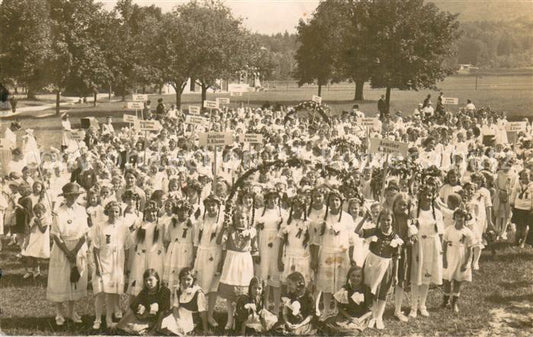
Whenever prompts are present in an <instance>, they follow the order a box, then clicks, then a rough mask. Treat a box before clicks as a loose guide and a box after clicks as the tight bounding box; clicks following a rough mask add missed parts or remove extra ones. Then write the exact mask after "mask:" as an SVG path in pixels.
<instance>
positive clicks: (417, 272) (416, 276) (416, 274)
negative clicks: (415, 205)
mask: <svg viewBox="0 0 533 337" xmlns="http://www.w3.org/2000/svg"><path fill="white" fill-rule="evenodd" d="M434 211H435V218H434V217H433V211H432V210H431V209H429V210H427V211H424V210H420V214H419V216H418V219H417V220H418V224H419V226H418V234H417V240H416V242H415V243H414V245H413V258H412V265H411V282H412V283H413V284H415V285H422V284H426V285H429V284H431V283H433V284H437V285H440V284H442V256H441V255H442V245H441V242H440V238H439V235H441V234H442V233H443V231H444V230H443V228H444V223H443V218H442V213H441V212H440V211H439V210H438V209H435V210H434Z"/></svg>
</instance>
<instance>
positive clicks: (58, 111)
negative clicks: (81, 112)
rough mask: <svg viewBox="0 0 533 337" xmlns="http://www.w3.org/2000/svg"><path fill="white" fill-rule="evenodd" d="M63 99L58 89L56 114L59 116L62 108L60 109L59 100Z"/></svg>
mask: <svg viewBox="0 0 533 337" xmlns="http://www.w3.org/2000/svg"><path fill="white" fill-rule="evenodd" d="M60 99H61V91H59V90H57V91H56V116H59V114H60V109H59V101H60Z"/></svg>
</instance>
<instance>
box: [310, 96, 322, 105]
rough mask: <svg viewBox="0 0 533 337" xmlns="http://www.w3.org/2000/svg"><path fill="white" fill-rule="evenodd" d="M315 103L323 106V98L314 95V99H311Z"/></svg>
mask: <svg viewBox="0 0 533 337" xmlns="http://www.w3.org/2000/svg"><path fill="white" fill-rule="evenodd" d="M311 100H312V101H313V102H317V103H318V104H322V97H320V96H317V95H313V98H312V99H311Z"/></svg>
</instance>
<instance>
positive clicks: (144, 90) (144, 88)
mask: <svg viewBox="0 0 533 337" xmlns="http://www.w3.org/2000/svg"><path fill="white" fill-rule="evenodd" d="M144 94H146V87H145V86H144V85H143V95H144Z"/></svg>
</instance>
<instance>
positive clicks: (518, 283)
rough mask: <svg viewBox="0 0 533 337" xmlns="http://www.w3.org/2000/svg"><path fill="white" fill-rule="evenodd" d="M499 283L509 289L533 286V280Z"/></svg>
mask: <svg viewBox="0 0 533 337" xmlns="http://www.w3.org/2000/svg"><path fill="white" fill-rule="evenodd" d="M498 285H499V286H500V287H502V288H504V289H507V290H517V289H520V288H527V287H530V286H533V280H532V281H531V282H528V281H516V282H501V283H499V284H498Z"/></svg>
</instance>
